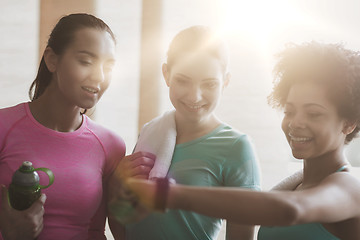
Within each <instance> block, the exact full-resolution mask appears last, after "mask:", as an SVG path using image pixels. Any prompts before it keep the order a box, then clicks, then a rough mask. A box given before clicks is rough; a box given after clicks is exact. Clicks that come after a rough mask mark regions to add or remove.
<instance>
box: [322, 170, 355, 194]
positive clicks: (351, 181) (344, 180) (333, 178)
mask: <svg viewBox="0 0 360 240" xmlns="http://www.w3.org/2000/svg"><path fill="white" fill-rule="evenodd" d="M320 185H331V186H337V187H340V188H341V189H342V190H343V191H345V192H347V193H349V194H350V195H351V196H353V197H356V198H357V200H359V201H360V179H359V178H358V177H356V176H354V175H353V174H351V173H349V172H338V173H333V174H331V175H329V176H328V177H326V178H325V179H324V180H323V181H322V183H321V184H320Z"/></svg>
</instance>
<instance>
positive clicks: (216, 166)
mask: <svg viewBox="0 0 360 240" xmlns="http://www.w3.org/2000/svg"><path fill="white" fill-rule="evenodd" d="M168 176H169V177H171V178H174V179H175V180H176V182H177V183H179V184H184V185H192V186H212V187H217V186H227V187H243V188H250V189H256V190H259V189H260V173H259V167H258V162H257V159H256V155H255V152H254V148H253V145H252V143H251V142H250V140H249V138H248V136H247V135H245V134H243V133H239V132H237V131H235V130H234V129H232V128H231V127H230V126H227V125H225V124H221V125H220V126H219V127H217V128H216V129H215V130H213V131H212V132H210V133H209V134H207V135H205V136H202V137H200V138H198V139H195V140H193V141H190V142H187V143H183V144H177V145H176V147H175V151H174V155H173V159H172V163H171V166H170V169H169V173H168ZM219 198H221V196H219ZM219 208H221V206H219ZM221 224H222V220H221V219H217V218H212V217H207V216H204V215H200V214H197V213H193V212H188V211H182V210H169V211H167V212H166V213H152V214H151V215H149V216H148V217H146V218H145V219H144V220H142V221H141V222H139V223H136V224H131V225H127V226H126V239H130V240H144V239H149V240H152V239H154V240H162V239H164V240H165V239H166V240H168V239H171V240H176V239H179V240H185V239H186V240H191V239H199V240H206V239H216V237H217V235H218V233H219V230H220V228H221Z"/></svg>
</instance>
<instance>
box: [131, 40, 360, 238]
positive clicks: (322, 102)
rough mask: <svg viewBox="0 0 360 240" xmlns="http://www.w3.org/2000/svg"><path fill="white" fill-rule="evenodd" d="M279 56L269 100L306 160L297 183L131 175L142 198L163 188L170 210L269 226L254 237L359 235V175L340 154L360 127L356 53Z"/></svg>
mask: <svg viewBox="0 0 360 240" xmlns="http://www.w3.org/2000/svg"><path fill="white" fill-rule="evenodd" d="M279 58H280V59H279V62H278V64H277V65H276V67H275V74H276V75H275V76H276V81H275V86H274V90H273V93H272V95H271V96H270V98H269V100H270V103H271V104H272V105H273V106H275V107H278V108H281V109H283V110H284V113H285V115H284V119H283V122H282V130H283V132H284V133H285V136H286V138H287V140H288V142H289V145H290V147H291V150H292V153H293V156H294V157H295V158H298V159H303V162H304V169H303V179H302V181H301V182H300V184H298V185H297V186H295V187H294V189H292V190H293V191H273V192H251V191H246V190H242V189H236V190H234V189H226V188H212V189H211V188H200V187H188V186H183V185H176V184H174V185H170V186H168V187H169V188H168V189H167V188H166V185H164V181H158V185H156V184H154V183H152V182H141V181H136V180H131V181H129V187H131V188H132V189H133V191H134V192H136V193H138V195H139V196H140V198H141V199H142V201H143V204H145V205H146V206H148V207H150V208H153V206H154V202H155V201H154V198H153V196H154V191H155V187H159V186H165V188H164V187H160V188H158V189H157V190H160V192H163V193H166V192H167V193H168V194H163V199H162V200H163V201H164V200H167V203H166V204H165V205H166V206H167V207H168V208H171V209H185V210H190V211H195V212H198V213H201V214H206V215H208V216H212V217H221V218H226V219H228V220H231V221H234V222H238V223H242V224H259V225H263V226H267V227H261V228H260V231H259V235H258V239H259V240H271V239H276V240H283V239H286V240H289V239H291V240H300V239H301V240H304V239H306V240H336V239H343V240H355V239H360V207H359V204H360V181H359V180H358V179H357V178H356V177H354V176H353V175H352V174H351V173H350V172H349V171H350V165H349V163H348V161H347V159H346V157H345V155H344V153H343V149H344V146H345V144H347V143H349V142H350V141H351V140H352V139H353V138H354V137H355V136H356V135H357V133H358V132H359V129H360V128H359V127H360V53H359V52H355V51H351V50H347V49H345V48H344V47H343V46H341V45H338V44H320V43H316V42H310V43H305V44H301V45H296V44H293V45H289V46H288V47H287V48H286V49H285V50H284V51H283V52H282V53H281V54H280V55H279ZM160 183H161V184H160ZM164 189H165V190H164ZM166 189H167V190H166ZM156 196H159V194H157V195H156ZM164 202H165V201H164ZM280 226H281V227H280Z"/></svg>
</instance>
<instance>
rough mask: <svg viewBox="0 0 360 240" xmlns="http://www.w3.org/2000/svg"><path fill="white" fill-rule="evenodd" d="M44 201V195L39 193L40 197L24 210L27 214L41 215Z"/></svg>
mask: <svg viewBox="0 0 360 240" xmlns="http://www.w3.org/2000/svg"><path fill="white" fill-rule="evenodd" d="M45 201H46V195H45V194H41V196H40V198H39V199H38V200H36V201H35V202H34V203H33V204H32V205H31V207H30V208H29V209H27V210H25V211H27V212H28V213H29V214H34V215H35V214H36V215H40V216H43V215H44V204H45Z"/></svg>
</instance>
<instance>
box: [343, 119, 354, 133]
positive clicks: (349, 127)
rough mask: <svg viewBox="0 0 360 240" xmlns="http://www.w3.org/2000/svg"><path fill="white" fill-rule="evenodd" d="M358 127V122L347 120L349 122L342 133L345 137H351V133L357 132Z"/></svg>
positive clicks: (346, 122)
mask: <svg viewBox="0 0 360 240" xmlns="http://www.w3.org/2000/svg"><path fill="white" fill-rule="evenodd" d="M356 126H357V123H356V122H354V121H348V120H347V121H345V125H344V128H343V130H342V132H343V133H344V134H345V135H349V134H350V133H352V132H353V131H354V130H355V128H356Z"/></svg>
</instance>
